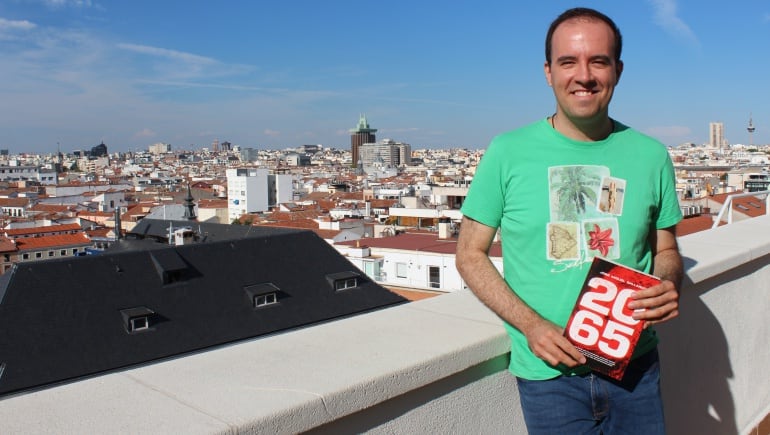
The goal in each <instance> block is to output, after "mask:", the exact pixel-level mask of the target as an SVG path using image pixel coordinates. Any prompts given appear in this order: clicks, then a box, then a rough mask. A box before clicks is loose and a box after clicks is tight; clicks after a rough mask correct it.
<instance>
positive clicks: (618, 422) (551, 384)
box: [516, 350, 666, 435]
mask: <svg viewBox="0 0 770 435" xmlns="http://www.w3.org/2000/svg"><path fill="white" fill-rule="evenodd" d="M516 382H517V384H518V387H519V397H520V399H521V408H522V411H523V412H524V421H525V423H526V424H527V431H528V432H529V433H530V435H537V434H549V435H550V434H604V435H615V434H645V435H651V434H665V433H666V429H665V426H664V422H663V403H662V401H661V397H660V364H659V362H658V351H657V350H652V351H650V352H648V353H646V354H645V355H642V356H641V357H639V358H637V359H635V360H634V361H631V363H630V364H629V365H628V368H627V369H626V374H625V376H624V378H623V380H622V381H621V382H618V381H615V380H613V379H610V378H607V377H603V376H601V375H596V374H594V373H589V374H586V375H582V376H559V377H557V378H554V379H548V380H544V381H528V380H525V379H521V378H516Z"/></svg>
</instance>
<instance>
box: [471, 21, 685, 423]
mask: <svg viewBox="0 0 770 435" xmlns="http://www.w3.org/2000/svg"><path fill="white" fill-rule="evenodd" d="M621 49H622V38H621V35H620V31H619V30H618V28H617V26H616V25H615V23H614V22H613V21H612V20H611V19H610V18H608V17H607V16H605V15H604V14H602V13H600V12H598V11H595V10H592V9H585V8H576V9H570V10H568V11H566V12H564V13H563V14H562V15H560V16H559V17H558V18H557V19H556V20H554V22H553V23H552V24H551V27H550V29H549V30H548V33H547V37H546V50H545V57H546V61H545V65H544V70H545V77H546V81H547V82H548V85H549V86H551V87H552V88H553V93H554V96H555V98H556V112H555V113H554V114H553V115H552V116H550V117H547V118H545V119H543V120H541V121H539V122H536V123H534V124H531V125H528V126H525V127H523V128H520V129H518V130H514V131H511V132H507V133H504V134H502V135H500V136H498V137H496V138H495V139H494V140H493V141H492V143H491V144H490V146H489V148H488V149H487V152H486V153H485V155H484V157H483V159H482V161H481V163H480V165H479V167H478V170H477V172H476V175H475V177H474V180H473V183H472V184H471V187H470V191H469V192H468V197H467V198H466V201H465V203H464V204H463V208H462V211H463V214H464V215H465V217H464V219H463V222H462V226H461V232H460V237H459V241H458V247H457V260H456V261H457V268H458V270H459V271H460V274H461V275H462V277H463V279H464V280H465V282H466V283H467V285H468V287H470V289H471V290H472V291H473V292H474V293H475V294H476V296H477V297H478V298H479V299H480V300H481V301H482V302H483V303H484V304H486V305H487V306H488V307H489V308H490V309H491V310H492V311H494V312H495V313H496V314H497V315H498V316H500V317H501V318H502V319H503V320H504V322H505V326H506V329H507V330H508V333H509V335H510V337H511V362H510V371H511V372H512V373H513V374H514V375H515V376H516V377H517V383H518V387H519V393H520V398H521V404H522V410H523V412H524V417H525V420H526V424H527V428H528V430H529V431H530V433H533V434H534V433H604V434H612V433H618V432H633V433H644V434H654V433H664V432H665V430H664V426H663V411H662V404H661V400H660V390H659V371H658V359H657V351H656V344H657V338H656V337H655V333H654V331H653V330H652V329H651V328H649V326H651V325H653V324H655V323H659V322H663V321H666V320H669V319H671V318H674V317H676V316H677V314H678V311H677V310H678V301H679V293H678V288H679V285H680V282H681V278H682V261H681V257H680V255H679V251H678V247H677V242H676V236H675V232H674V225H675V224H676V223H677V222H679V220H681V212H680V210H679V204H678V201H677V198H676V193H675V180H674V173H673V166H672V164H671V160H670V158H669V156H668V153H667V151H666V149H665V148H664V147H663V146H662V145H661V144H660V143H659V142H657V141H655V140H654V139H652V138H649V137H647V136H644V135H642V134H641V133H638V132H636V131H634V130H632V129H631V128H629V127H627V126H625V125H623V124H621V123H619V122H617V121H615V120H613V119H612V118H610V116H609V104H610V100H611V99H612V94H613V91H614V89H615V85H616V84H617V83H618V80H619V79H620V76H621V73H622V72H623V63H622V61H621V60H620V54H621ZM610 185H612V186H613V188H614V190H615V192H614V193H615V195H614V198H613V202H614V203H613V205H612V207H607V204H606V202H607V199H606V198H605V199H604V200H602V199H601V197H602V186H605V190H606V189H607V186H610ZM606 195H607V194H606V193H605V197H606ZM602 201H604V202H605V204H604V205H600V204H599V203H600V202H602ZM498 228H499V229H500V233H501V240H502V244H503V261H504V273H505V277H504V278H503V277H501V275H500V273H499V272H498V271H497V269H496V268H495V267H494V266H493V264H492V262H491V261H490V260H489V257H488V255H487V253H488V250H489V247H490V245H491V243H492V241H493V239H494V236H495V233H496V232H497V230H498ZM598 234H601V237H602V238H603V239H602V240H601V241H595V240H593V238H594V237H595V236H597V235H598ZM595 256H601V257H605V258H607V259H610V260H612V261H615V262H618V263H622V264H625V265H627V266H630V267H632V268H634V269H637V270H642V271H645V272H649V273H653V274H655V275H656V276H658V277H659V278H661V280H662V283H661V284H660V285H656V286H654V287H650V288H647V289H644V290H640V291H637V292H635V295H634V296H633V299H632V301H631V302H629V304H628V306H629V308H631V309H633V310H635V312H634V314H633V317H634V318H635V319H638V320H640V321H643V322H644V326H645V330H644V331H643V333H642V336H641V338H640V340H639V342H638V345H637V347H636V349H635V353H634V356H633V360H632V362H631V363H630V364H629V367H628V369H627V371H626V376H625V377H624V379H623V380H622V381H620V382H616V381H613V380H611V379H610V378H606V377H603V376H600V375H597V374H595V373H592V372H590V371H588V370H587V368H586V367H585V366H584V364H585V363H586V359H585V357H584V356H583V355H582V354H581V353H580V352H578V350H577V349H576V348H575V347H574V346H573V345H572V344H571V343H570V342H569V341H568V340H567V339H566V338H565V337H564V335H563V331H564V330H563V328H564V326H565V324H566V322H567V319H568V318H569V315H570V313H571V311H572V309H573V307H574V305H575V301H576V298H577V295H578V293H579V291H580V289H581V286H582V283H583V280H584V279H585V276H586V273H587V271H588V268H589V265H590V262H591V260H592V258H593V257H595Z"/></svg>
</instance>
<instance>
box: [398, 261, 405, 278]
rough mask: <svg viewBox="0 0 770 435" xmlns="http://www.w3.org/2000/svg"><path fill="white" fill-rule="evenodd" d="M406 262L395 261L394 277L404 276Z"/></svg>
mask: <svg viewBox="0 0 770 435" xmlns="http://www.w3.org/2000/svg"><path fill="white" fill-rule="evenodd" d="M406 269H407V267H406V263H396V277H397V278H406Z"/></svg>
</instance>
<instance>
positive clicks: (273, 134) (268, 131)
mask: <svg viewBox="0 0 770 435" xmlns="http://www.w3.org/2000/svg"><path fill="white" fill-rule="evenodd" d="M262 133H264V135H265V136H270V137H277V136H280V135H281V132H280V131H277V130H271V129H269V128H266V129H265V131H263V132H262Z"/></svg>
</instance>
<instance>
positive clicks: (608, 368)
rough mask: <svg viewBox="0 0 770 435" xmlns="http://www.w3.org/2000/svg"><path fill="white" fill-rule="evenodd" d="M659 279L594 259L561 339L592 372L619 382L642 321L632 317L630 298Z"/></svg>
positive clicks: (604, 260)
mask: <svg viewBox="0 0 770 435" xmlns="http://www.w3.org/2000/svg"><path fill="white" fill-rule="evenodd" d="M659 283H660V279H659V278H657V277H655V276H652V275H650V274H647V273H644V272H640V271H638V270H635V269H632V268H630V267H627V266H624V265H622V264H618V263H614V262H612V261H610V260H607V259H605V258H602V257H594V260H593V262H592V263H591V268H590V269H589V271H588V273H587V274H586V279H585V281H584V283H583V287H582V289H581V291H580V294H579V295H578V298H577V302H576V303H575V308H574V309H573V310H572V314H571V315H570V318H569V320H568V321H567V326H566V327H565V328H564V336H565V337H566V338H567V339H568V340H569V341H570V342H572V344H574V345H575V347H577V349H578V351H580V353H582V354H583V355H585V357H586V359H587V365H588V367H589V368H591V370H594V371H596V372H599V373H603V374H605V375H607V376H609V377H611V378H613V379H617V380H620V379H622V378H623V374H624V373H625V371H626V367H627V366H628V362H629V361H630V360H631V355H633V353H634V348H635V347H636V343H637V342H638V341H639V335H640V334H641V333H642V328H643V327H644V322H642V321H640V320H635V319H634V318H632V317H631V316H632V314H633V310H631V309H630V308H628V303H629V302H630V301H631V295H633V293H634V292H636V291H637V290H643V289H646V288H648V287H652V286H654V285H656V284H659Z"/></svg>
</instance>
